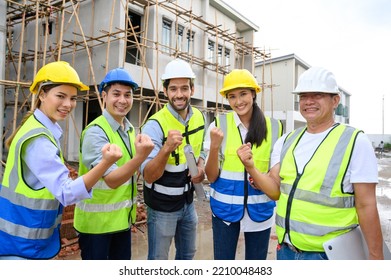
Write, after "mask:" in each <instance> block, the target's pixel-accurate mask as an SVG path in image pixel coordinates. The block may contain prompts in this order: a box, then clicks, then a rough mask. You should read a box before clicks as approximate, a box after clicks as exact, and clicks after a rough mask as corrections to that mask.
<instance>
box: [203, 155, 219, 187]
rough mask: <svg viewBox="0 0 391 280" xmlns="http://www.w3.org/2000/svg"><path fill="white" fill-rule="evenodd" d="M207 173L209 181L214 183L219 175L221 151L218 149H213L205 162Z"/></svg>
mask: <svg viewBox="0 0 391 280" xmlns="http://www.w3.org/2000/svg"><path fill="white" fill-rule="evenodd" d="M205 173H206V177H207V178H208V181H209V182H211V183H213V182H214V181H216V180H217V177H218V176H219V152H218V149H217V150H216V149H211V150H210V151H209V155H208V158H207V161H206V164H205Z"/></svg>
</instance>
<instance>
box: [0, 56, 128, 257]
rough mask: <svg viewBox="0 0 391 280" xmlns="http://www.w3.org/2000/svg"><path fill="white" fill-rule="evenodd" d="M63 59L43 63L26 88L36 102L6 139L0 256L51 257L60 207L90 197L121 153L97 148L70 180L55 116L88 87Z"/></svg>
mask: <svg viewBox="0 0 391 280" xmlns="http://www.w3.org/2000/svg"><path fill="white" fill-rule="evenodd" d="M87 89H88V86H86V85H84V84H83V83H82V82H81V81H80V79H79V76H78V74H77V72H76V71H75V70H74V69H73V68H72V67H71V66H70V65H69V64H68V63H67V62H64V61H57V62H52V63H49V64H47V65H45V66H43V67H42V68H41V69H40V70H39V71H38V73H37V75H36V77H35V79H34V81H33V83H32V85H31V87H30V90H31V92H32V93H33V94H37V99H36V104H35V105H36V106H35V107H34V108H36V109H34V110H33V111H30V112H29V113H28V114H27V115H26V116H25V117H24V119H23V120H22V123H21V125H20V126H19V127H18V129H17V130H16V131H15V132H14V133H13V134H12V135H11V136H10V137H9V138H8V139H7V142H6V145H7V147H8V148H9V153H8V158H7V163H6V166H5V170H4V176H3V181H2V185H1V189H0V219H1V220H2V223H1V226H0V240H1V243H2V245H1V246H0V259H50V258H53V257H54V256H56V255H57V253H58V252H59V250H60V249H61V244H60V223H61V217H62V210H63V207H64V206H67V205H71V204H74V203H75V202H77V201H79V200H81V199H86V198H89V197H91V188H92V186H93V185H94V184H95V183H96V182H97V181H98V180H99V178H100V177H101V176H102V175H103V174H104V172H105V171H106V169H107V168H108V167H110V166H111V165H112V164H113V163H114V162H115V161H117V160H118V159H119V158H121V157H122V152H121V150H120V149H119V147H118V146H116V145H109V144H108V145H106V146H105V147H103V148H102V157H103V159H102V161H101V163H100V164H98V165H97V166H96V167H95V168H93V169H92V170H91V171H90V172H88V173H87V174H85V175H84V176H82V177H79V178H77V179H75V180H72V179H71V178H70V176H69V170H68V168H67V166H66V165H65V163H64V158H63V154H62V151H61V146H60V140H61V137H62V130H61V127H60V126H59V124H58V123H57V122H58V121H61V120H64V119H65V118H67V117H68V115H69V114H70V113H71V112H72V110H73V109H74V108H75V106H76V96H77V91H78V90H87Z"/></svg>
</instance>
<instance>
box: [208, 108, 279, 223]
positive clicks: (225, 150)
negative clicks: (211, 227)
mask: <svg viewBox="0 0 391 280" xmlns="http://www.w3.org/2000/svg"><path fill="white" fill-rule="evenodd" d="M216 126H217V127H220V128H221V130H222V131H223V133H224V139H223V142H222V144H221V151H222V153H221V154H222V155H223V160H222V162H221V163H220V169H221V171H220V176H219V177H218V178H217V180H216V181H215V182H214V183H212V184H211V192H210V206H211V209H212V211H213V213H214V215H216V216H217V217H218V218H220V219H222V220H224V221H227V222H238V221H240V220H241V219H242V218H243V215H244V210H245V208H247V211H248V214H249V216H250V218H251V219H252V220H253V221H255V222H262V221H265V220H267V219H269V218H270V217H271V216H272V215H273V210H274V207H275V205H276V204H275V202H274V201H273V200H271V199H270V198H269V197H268V196H267V195H265V194H264V193H263V192H262V191H260V190H257V189H255V188H253V187H251V186H250V184H249V182H248V175H247V172H246V169H245V167H244V166H243V164H242V162H241V161H240V159H239V157H238V155H237V153H236V151H237V149H238V148H239V147H240V146H241V145H242V144H243V141H244V139H242V138H241V135H240V131H239V129H238V127H237V126H236V123H235V120H234V114H233V112H231V113H228V114H224V115H220V116H219V117H218V118H216ZM266 128H267V136H266V139H264V140H263V142H262V144H261V145H260V146H259V147H256V145H253V147H252V153H253V159H254V163H255V166H256V168H257V169H258V170H260V171H261V172H267V171H268V170H269V164H270V155H271V152H272V148H273V145H274V143H275V142H276V141H277V139H278V138H279V137H280V136H281V134H282V125H281V122H279V121H277V120H275V119H272V118H268V117H266Z"/></svg>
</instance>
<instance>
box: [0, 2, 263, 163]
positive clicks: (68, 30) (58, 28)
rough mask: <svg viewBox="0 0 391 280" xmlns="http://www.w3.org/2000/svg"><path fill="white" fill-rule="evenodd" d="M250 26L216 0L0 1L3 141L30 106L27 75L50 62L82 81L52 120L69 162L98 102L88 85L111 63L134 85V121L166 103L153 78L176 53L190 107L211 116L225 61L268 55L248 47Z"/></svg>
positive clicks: (237, 64) (242, 63)
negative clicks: (189, 77)
mask: <svg viewBox="0 0 391 280" xmlns="http://www.w3.org/2000/svg"><path fill="white" fill-rule="evenodd" d="M257 30H258V26H256V25H255V24H254V23H252V22H251V21H249V20H248V19H246V18H245V17H243V16H242V15H240V14H239V13H238V12H237V11H236V10H235V9H234V8H232V7H230V6H229V5H227V4H226V3H224V1H221V0H171V1H168V0H167V1H163V0H159V1H158V0H157V1H153V0H110V1H107V0H73V1H69V0H52V1H50V0H49V1H42V0H19V1H15V0H14V1H11V0H1V1H0V39H1V40H0V42H1V47H0V59H1V60H0V65H1V70H0V74H1V75H0V93H1V102H2V103H3V104H4V106H2V110H4V111H3V112H1V114H0V116H2V118H1V123H2V125H3V127H4V129H3V135H2V140H3V143H4V139H5V138H6V137H7V136H8V135H10V133H12V131H13V130H14V129H15V128H16V127H17V125H18V124H19V122H20V120H21V118H22V117H23V115H24V114H25V113H26V112H27V111H29V110H31V109H33V108H32V106H33V105H32V104H34V98H35V96H32V95H31V93H30V91H29V86H30V84H31V82H32V80H33V78H34V75H35V74H36V72H37V71H38V70H39V69H40V67H42V66H43V65H45V64H47V63H49V62H52V61H57V60H64V61H67V62H69V63H70V64H71V65H72V66H73V67H74V68H75V69H76V70H77V72H78V73H79V75H80V78H81V80H82V81H83V83H85V84H87V85H89V86H90V90H89V91H88V92H86V93H85V92H83V94H81V93H79V95H78V104H77V107H76V109H75V110H74V112H73V114H72V116H71V118H69V119H68V120H67V121H66V122H64V123H62V124H61V126H62V128H63V130H64V133H65V134H64V139H63V152H64V155H65V157H66V158H67V159H68V161H77V160H78V148H79V138H80V133H81V131H82V129H83V128H84V127H85V125H86V124H87V123H89V122H90V121H91V120H93V119H94V118H95V117H96V116H98V115H100V114H101V112H102V109H103V104H102V101H101V98H100V96H99V93H98V89H97V86H98V84H99V83H100V81H101V80H102V79H103V77H104V75H105V74H106V73H107V72H108V71H109V70H111V69H113V68H116V67H124V68H125V69H128V70H129V72H130V73H131V75H132V77H133V78H134V79H135V81H136V82H137V83H138V84H139V87H140V88H139V90H137V91H136V92H135V95H134V105H133V108H132V110H131V112H130V114H129V116H128V117H129V119H130V121H131V122H132V124H133V125H134V126H135V127H136V128H139V127H140V126H141V125H142V124H143V123H144V122H145V120H146V119H147V117H148V116H150V115H151V114H153V113H154V112H155V111H156V110H158V109H160V108H161V106H162V105H163V104H164V103H165V102H166V98H165V97H164V95H163V93H162V85H161V81H160V77H161V74H162V73H163V70H164V67H165V65H166V64H167V63H168V62H169V61H170V60H172V59H173V58H177V57H178V58H181V59H184V60H186V61H188V62H189V63H190V64H191V65H192V68H193V70H194V72H195V74H196V80H195V94H194V96H193V98H192V104H193V105H194V106H196V107H197V108H199V109H200V110H201V111H203V112H204V114H205V116H206V117H207V120H208V121H210V120H211V119H212V118H213V117H214V115H215V114H216V112H217V111H221V110H224V108H225V107H226V104H224V101H223V99H222V98H221V96H220V95H219V94H218V91H219V89H220V88H221V87H222V82H223V77H224V75H225V74H226V73H228V72H229V71H230V70H231V69H233V68H246V69H249V70H250V71H254V64H255V61H256V60H260V59H264V58H265V57H266V56H267V55H266V54H265V53H264V52H263V51H261V50H258V49H257V48H255V47H254V46H253V42H254V33H255V32H256V31H257ZM2 149H4V148H3V147H2ZM5 153H6V151H4V152H3V151H2V154H3V164H4V159H5Z"/></svg>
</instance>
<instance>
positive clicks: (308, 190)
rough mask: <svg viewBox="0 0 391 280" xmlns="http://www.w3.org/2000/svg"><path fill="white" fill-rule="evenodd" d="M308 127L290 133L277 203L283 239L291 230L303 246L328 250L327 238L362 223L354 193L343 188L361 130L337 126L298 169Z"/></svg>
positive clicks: (278, 228) (293, 239) (294, 241)
mask: <svg viewBox="0 0 391 280" xmlns="http://www.w3.org/2000/svg"><path fill="white" fill-rule="evenodd" d="M304 132H305V129H303V128H301V129H298V130H297V131H295V132H294V133H292V134H291V135H289V136H288V137H289V138H287V140H286V142H285V143H284V145H283V149H282V153H281V154H282V157H281V158H282V160H281V168H280V176H281V178H282V182H281V187H280V189H281V195H280V199H279V202H278V204H277V216H276V225H277V226H276V232H277V235H278V239H279V242H282V241H283V238H284V236H285V233H287V234H289V238H290V241H291V242H292V244H293V245H294V246H296V247H297V248H299V249H300V250H303V251H316V252H321V251H324V250H323V243H324V242H325V241H327V240H329V239H331V238H334V237H335V236H338V235H340V234H342V233H344V232H346V231H347V230H348V229H350V228H354V227H356V226H357V223H358V220H357V214H356V209H355V207H354V195H353V194H350V193H343V186H344V185H345V184H347V183H349V182H346V179H345V174H346V170H347V168H348V166H349V161H350V158H351V154H352V151H353V145H354V142H355V140H356V137H357V134H358V133H359V132H360V131H358V130H356V129H354V128H352V127H349V126H344V125H337V126H336V127H334V128H332V129H331V131H330V132H329V134H328V135H327V136H326V137H325V139H324V140H323V141H322V143H321V144H320V146H319V148H317V149H316V151H315V152H314V154H313V155H312V157H311V159H310V161H309V162H308V163H307V164H306V165H305V167H304V169H303V174H298V172H297V170H296V165H295V163H294V157H293V152H294V149H295V147H296V145H297V143H298V142H299V140H300V138H301V136H302V135H303V133H304Z"/></svg>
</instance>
